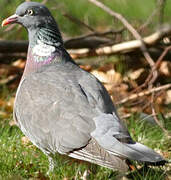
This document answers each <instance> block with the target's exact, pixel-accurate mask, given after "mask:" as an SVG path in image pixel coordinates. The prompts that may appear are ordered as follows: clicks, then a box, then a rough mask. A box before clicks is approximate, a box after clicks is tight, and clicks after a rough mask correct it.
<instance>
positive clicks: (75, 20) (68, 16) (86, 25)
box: [63, 13, 96, 32]
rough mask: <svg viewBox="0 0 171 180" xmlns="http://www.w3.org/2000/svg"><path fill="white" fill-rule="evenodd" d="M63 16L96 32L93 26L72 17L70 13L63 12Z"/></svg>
mask: <svg viewBox="0 0 171 180" xmlns="http://www.w3.org/2000/svg"><path fill="white" fill-rule="evenodd" d="M63 16H65V17H66V18H68V19H69V20H71V21H72V22H74V23H76V24H78V25H81V26H84V27H86V28H87V29H88V30H90V31H92V32H96V31H95V29H94V28H92V27H90V26H89V25H88V24H86V23H84V22H82V21H81V20H79V19H78V18H76V17H73V16H72V15H70V14H67V13H65V14H63Z"/></svg>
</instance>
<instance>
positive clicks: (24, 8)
mask: <svg viewBox="0 0 171 180" xmlns="http://www.w3.org/2000/svg"><path fill="white" fill-rule="evenodd" d="M14 23H17V24H21V25H22V26H24V27H25V28H26V29H27V30H28V32H29V40H30V43H32V41H33V39H34V40H35V39H36V37H35V35H36V36H37V35H38V34H37V32H38V31H39V30H42V31H41V33H40V34H41V35H40V34H39V38H40V39H42V41H44V42H48V41H49V43H50V44H54V45H55V43H56V41H58V42H61V43H62V38H61V34H60V32H59V29H58V26H57V24H56V22H55V20H54V18H53V17H52V15H51V13H50V11H49V10H48V9H47V8H46V7H45V6H44V5H43V4H41V3H37V2H24V3H22V4H21V5H19V6H18V8H17V9H16V12H15V14H14V15H12V16H10V17H8V18H7V19H5V20H4V21H3V22H2V26H5V25H8V24H14ZM51 39H53V41H51ZM50 41H51V42H50Z"/></svg>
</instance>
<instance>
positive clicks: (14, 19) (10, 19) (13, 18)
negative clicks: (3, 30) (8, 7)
mask: <svg viewBox="0 0 171 180" xmlns="http://www.w3.org/2000/svg"><path fill="white" fill-rule="evenodd" d="M17 20H18V15H16V14H14V15H12V16H10V17H8V18H7V19H4V20H3V21H2V24H1V25H2V27H3V26H6V25H8V24H13V23H16V22H17Z"/></svg>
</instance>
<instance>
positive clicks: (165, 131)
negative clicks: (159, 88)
mask: <svg viewBox="0 0 171 180" xmlns="http://www.w3.org/2000/svg"><path fill="white" fill-rule="evenodd" d="M151 110H152V115H153V117H154V120H155V122H156V124H157V125H158V126H159V127H160V128H161V129H162V130H163V132H164V133H165V134H166V135H168V134H169V133H168V131H167V130H166V129H165V128H164V127H163V125H162V124H161V123H160V121H159V119H158V118H157V115H156V114H157V113H156V111H155V107H154V95H152V99H151Z"/></svg>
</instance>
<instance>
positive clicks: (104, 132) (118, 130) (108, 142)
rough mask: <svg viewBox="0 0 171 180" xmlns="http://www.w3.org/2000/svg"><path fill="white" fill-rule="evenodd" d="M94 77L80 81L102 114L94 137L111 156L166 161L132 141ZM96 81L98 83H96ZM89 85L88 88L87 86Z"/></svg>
mask: <svg viewBox="0 0 171 180" xmlns="http://www.w3.org/2000/svg"><path fill="white" fill-rule="evenodd" d="M90 79H95V78H94V77H92V76H84V77H83V78H82V79H81V80H80V81H81V82H80V84H81V85H82V89H83V90H84V92H85V94H86V95H87V97H88V100H89V102H91V103H90V104H93V103H94V104H96V108H97V109H98V111H99V112H100V113H99V115H98V116H96V117H94V118H93V120H94V122H95V126H96V129H95V130H94V131H93V132H92V133H91V135H92V137H93V138H94V139H95V140H96V141H97V142H98V143H99V145H100V146H101V147H102V148H104V149H105V150H106V151H107V152H109V153H110V154H113V155H116V156H119V157H122V158H129V159H133V160H138V161H143V162H151V163H156V162H163V161H165V160H164V159H163V158H162V157H161V156H160V155H159V154H158V153H156V152H155V151H153V150H152V149H150V148H148V147H146V146H144V145H142V144H140V143H137V142H135V141H133V140H132V138H131V136H130V134H129V132H128V130H127V128H126V127H125V126H124V124H123V122H122V121H121V120H120V118H119V116H118V115H117V112H116V110H115V107H114V105H113V103H112V100H111V98H110V97H109V95H108V93H107V91H106V89H105V88H104V87H103V86H102V85H101V83H100V82H98V80H93V81H94V83H92V82H93V81H92V82H91V80H90ZM95 81H96V83H95ZM86 85H87V86H86Z"/></svg>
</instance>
